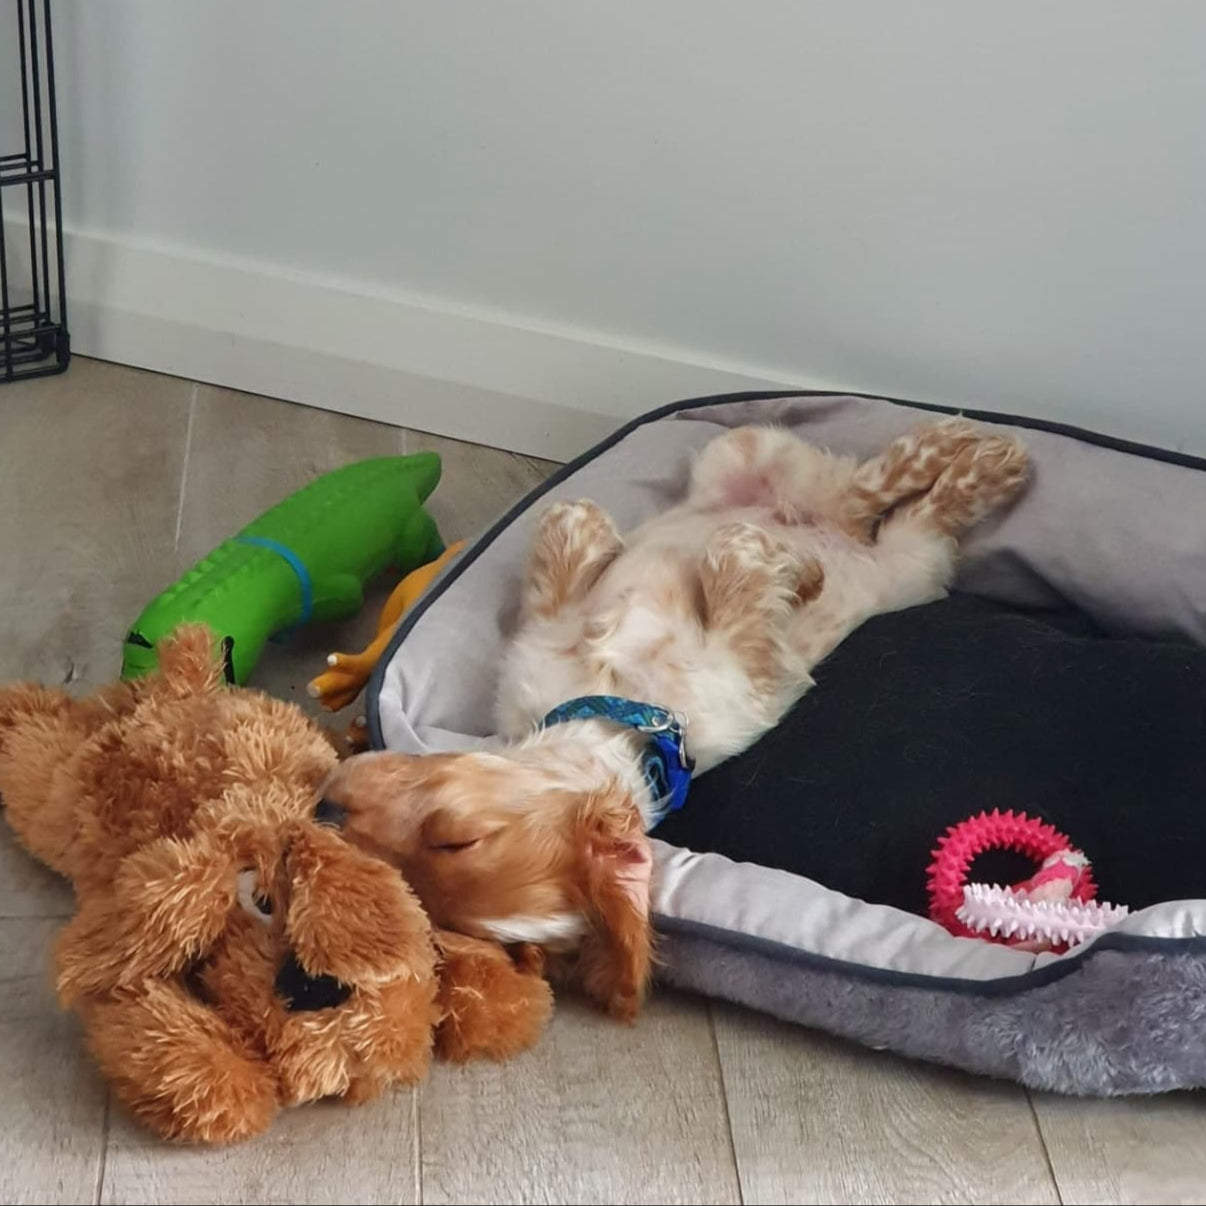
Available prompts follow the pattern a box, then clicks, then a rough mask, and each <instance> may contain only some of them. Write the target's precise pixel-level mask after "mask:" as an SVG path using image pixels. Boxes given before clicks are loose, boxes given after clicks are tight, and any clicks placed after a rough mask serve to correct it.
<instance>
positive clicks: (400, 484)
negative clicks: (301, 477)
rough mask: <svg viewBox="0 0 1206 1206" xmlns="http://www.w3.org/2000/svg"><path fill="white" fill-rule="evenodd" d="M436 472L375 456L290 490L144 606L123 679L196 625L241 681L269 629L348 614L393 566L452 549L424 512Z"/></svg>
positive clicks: (432, 465) (429, 465) (144, 669)
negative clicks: (217, 644) (178, 632)
mask: <svg viewBox="0 0 1206 1206" xmlns="http://www.w3.org/2000/svg"><path fill="white" fill-rule="evenodd" d="M440 471H441V462H440V457H439V455H438V454H437V453H434V452H419V453H414V454H412V455H410V456H388V457H375V458H372V459H370V460H365V461H356V462H354V463H352V464H350V465H345V466H343V467H342V468H340V469H336V470H334V471H333V472H331V473H326V474H324V475H322V476H321V477H318V478H316V479H315V480H314V481H312V482H311V483H310V484H309V485H307V486H305V487H303V488H302V489H301V490H298V491H297V492H296V493H295V494H291V495H290V496H289V497H288V498H286V499H285V500H284V501H283V502H280V503H278V504H277V505H276V506H275V507H273V508H272V509H271V510H269V511H266V512H264V514H263V515H261V516H260V517H259V518H258V519H256V520H254V521H253V522H252V523H250V524H248V525H247V527H245V528H244V529H243V530H242V531H241V532H239V533H238V534H237V535H236V536H233V537H231V538H230V539H229V540H226V541H224V542H223V543H222V544H220V545H219V546H218V547H217V548H216V549H214V550H213V552H211V553H210V554H209V555H208V556H207V557H204V558H202V560H201V561H199V562H197V564H196V565H194V566H193V567H192V569H190V570H189V571H188V572H187V573H185V574H184V575H183V576H182V577H181V578H180V579H178V580H177V581H176V582H175V583H174V584H173V585H171V586H169V587H168V588H167V590H165V591H164V592H163V593H162V594H161V595H159V596H158V597H157V598H155V599H153V600H152V601H151V602H150V603H149V604H148V605H147V607H146V609H145V610H144V611H143V613H142V614H141V615H140V616H139V617H138V619H137V620H135V621H134V623H133V624H132V625H131V627H130V629H129V631H128V632H127V634H126V638H125V642H124V644H123V647H122V667H121V676H122V678H123V679H135V678H141V677H142V676H143V675H145V674H147V673H149V672H150V671H151V670H153V669H154V668H155V666H156V648H157V647H158V645H159V642H160V641H161V640H163V639H164V638H165V637H166V636H167V635H168V634H169V633H171V632H173V631H174V630H175V629H176V628H177V626H178V625H180V624H182V623H186V622H196V623H204V624H207V625H208V626H209V627H210V629H212V631H213V632H214V633H215V635H216V636H217V638H218V639H219V640H220V641H221V642H222V645H223V648H224V650H225V658H226V678H227V681H228V682H231V683H236V684H238V685H239V686H243V685H244V684H245V683H246V682H247V679H248V677H249V676H250V674H251V671H252V669H253V668H254V667H255V664H256V662H257V661H258V660H259V657H260V654H261V652H262V651H263V648H264V645H265V643H266V642H267V641H268V639H269V638H270V637H273V636H276V635H277V634H279V633H282V632H284V631H286V630H287V629H292V628H295V627H298V626H300V625H303V624H306V623H308V622H310V621H311V620H334V619H340V618H343V617H344V616H349V615H352V614H353V613H355V612H356V611H358V610H359V609H360V608H361V606H363V603H364V584H365V583H366V582H368V581H369V580H370V579H372V578H374V577H376V575H377V574H379V573H381V572H382V571H383V570H384V569H385V568H386V567H387V566H389V565H391V564H395V565H397V566H398V567H399V568H400V569H401V570H402V572H403V573H407V572H409V571H410V570H412V569H414V568H416V567H417V566H420V565H423V564H425V563H426V562H429V561H431V560H433V559H434V558H436V557H438V556H439V555H440V554H441V553H442V552H443V551H444V543H443V541H442V540H441V538H440V534H439V531H438V529H437V527H436V524H435V521H434V520H433V519H432V518H431V516H430V515H428V514H427V512H426V511H425V510H424V509H423V503H424V502H425V501H426V500H427V498H428V497H429V496H430V494H431V492H432V491H433V490H434V489H435V488H436V486H437V485H438V483H439V480H440Z"/></svg>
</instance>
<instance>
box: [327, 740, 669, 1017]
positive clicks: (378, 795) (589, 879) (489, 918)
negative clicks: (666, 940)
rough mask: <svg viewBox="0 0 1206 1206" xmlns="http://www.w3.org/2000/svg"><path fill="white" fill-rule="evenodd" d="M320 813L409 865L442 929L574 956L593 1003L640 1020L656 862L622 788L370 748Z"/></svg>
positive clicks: (475, 759) (495, 763)
mask: <svg viewBox="0 0 1206 1206" xmlns="http://www.w3.org/2000/svg"><path fill="white" fill-rule="evenodd" d="M316 817H317V819H318V820H319V821H322V822H325V823H327V824H331V825H334V826H336V827H338V828H339V829H340V830H341V831H342V832H343V834H344V836H345V838H346V839H347V840H348V841H350V842H352V843H353V844H355V845H358V846H360V847H362V848H363V849H365V850H368V851H371V852H372V853H374V854H376V855H377V856H378V857H380V858H383V859H385V860H386V861H387V862H390V863H392V864H393V865H394V866H396V867H397V868H398V869H399V870H400V871H401V872H402V874H403V875H404V876H405V877H406V879H407V881H408V883H409V884H410V885H411V887H412V888H413V889H414V891H415V892H416V893H417V895H418V897H419V899H420V900H421V901H422V903H423V905H424V907H425V908H426V909H427V912H428V913H429V915H430V917H431V920H432V921H433V923H434V924H435V925H436V926H438V927H441V928H445V929H450V930H457V931H459V932H461V933H464V934H470V935H474V936H478V937H483V938H493V939H495V940H497V941H501V942H531V943H536V944H538V945H540V946H543V947H546V948H547V949H549V950H550V951H553V952H558V953H565V954H567V955H568V956H570V957H571V963H572V966H573V967H574V969H575V973H576V978H577V979H578V980H579V981H580V982H581V984H582V986H583V989H584V990H585V991H586V993H587V994H588V995H589V996H590V997H591V998H592V999H594V1000H596V1001H597V1002H599V1003H600V1004H602V1005H604V1006H605V1007H606V1008H607V1009H608V1010H609V1011H610V1012H611V1013H612V1014H614V1015H615V1016H617V1017H619V1018H621V1019H624V1020H631V1019H632V1018H633V1017H635V1015H636V1013H637V1010H638V1009H639V1007H640V1003H641V999H642V998H643V996H644V993H645V990H646V987H647V984H648V979H649V972H650V961H651V932H650V923H649V881H650V871H651V868H652V857H651V853H650V848H649V843H648V840H647V838H646V837H645V832H644V827H643V824H642V821H641V817H640V813H639V811H638V809H637V807H636V804H635V802H634V801H633V800H632V798H631V796H630V794H629V793H628V791H627V790H626V789H625V788H624V787H623V786H622V785H621V784H620V783H618V782H614V781H607V782H604V783H602V784H599V785H591V786H586V785H583V784H581V783H575V782H574V781H573V779H572V777H571V776H569V775H567V773H566V770H565V768H564V767H563V766H562V765H561V764H560V763H559V762H557V761H556V760H555V759H553V758H550V759H549V760H548V762H547V764H546V763H542V762H541V761H540V759H539V758H537V759H535V760H531V759H528V760H524V761H523V762H518V761H513V760H511V759H509V758H507V757H505V756H503V755H495V754H478V753H472V754H433V755H428V756H425V757H411V756H408V755H403V754H393V753H371V754H362V755H360V756H358V757H354V758H350V759H348V760H347V761H346V762H344V763H342V764H341V765H340V766H339V767H338V768H337V769H336V770H335V771H334V772H333V774H332V775H331V777H330V779H329V780H328V781H327V783H326V785H325V787H324V789H323V798H322V800H321V802H320V803H319V805H318V808H317V810H316Z"/></svg>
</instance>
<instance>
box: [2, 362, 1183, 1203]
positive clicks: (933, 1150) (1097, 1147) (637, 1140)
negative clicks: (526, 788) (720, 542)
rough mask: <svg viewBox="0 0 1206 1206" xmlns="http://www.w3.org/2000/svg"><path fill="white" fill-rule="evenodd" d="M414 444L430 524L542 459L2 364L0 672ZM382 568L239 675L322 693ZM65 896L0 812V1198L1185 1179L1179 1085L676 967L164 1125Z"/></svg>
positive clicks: (1099, 1190) (87, 374)
mask: <svg viewBox="0 0 1206 1206" xmlns="http://www.w3.org/2000/svg"><path fill="white" fill-rule="evenodd" d="M418 448H436V449H438V450H439V451H440V452H441V453H442V454H443V457H444V466H445V468H444V479H443V481H442V483H441V485H440V487H439V489H438V490H437V492H436V495H435V496H434V498H433V500H432V503H431V508H432V511H433V513H434V514H435V515H436V517H437V519H438V520H439V522H440V525H441V529H442V531H443V533H444V536H445V538H446V539H448V540H453V539H456V538H458V537H461V536H471V535H473V534H475V533H476V532H477V531H479V530H480V529H481V528H483V527H484V526H485V525H486V524H488V523H489V522H490V521H492V520H493V519H494V518H496V517H497V516H498V515H499V514H500V513H501V511H502V510H503V509H504V508H506V507H507V506H508V505H509V504H510V503H511V502H513V501H514V500H515V499H517V498H519V497H521V496H522V495H523V494H525V493H526V492H527V491H528V490H529V489H531V487H532V486H534V485H535V484H537V483H538V482H539V481H540V480H541V479H542V478H543V477H544V476H545V475H546V474H547V473H548V472H550V471H551V470H552V469H553V468H554V466H552V465H549V464H547V463H542V462H536V461H533V460H531V459H529V458H525V457H519V456H514V455H512V454H510V453H506V452H499V451H496V450H493V449H488V448H481V447H476V446H473V445H468V444H458V443H454V442H452V441H448V440H441V439H439V438H437V437H432V436H427V435H421V434H419V433H415V432H407V431H402V430H399V429H396V428H390V427H385V426H381V425H378V424H373V423H368V422H364V421H361V420H357V419H352V418H347V417H344V416H339V415H334V414H329V413H326V412H322V411H316V410H310V409H306V408H302V407H297V406H291V405H287V404H284V403H279V402H274V401H271V400H268V399H264V398H257V397H251V396H248V395H244V394H236V393H232V392H229V391H226V390H221V389H215V388H212V387H209V386H204V385H197V384H195V383H193V382H190V381H181V380H178V379H175V378H169V377H161V376H157V375H155V374H150V373H143V372H138V371H134V370H130V369H126V368H121V367H118V366H113V365H108V364H102V363H97V362H91V361H87V360H78V359H77V360H76V361H75V362H74V364H73V365H72V368H71V370H70V372H69V373H68V374H66V375H65V376H63V377H58V378H50V379H47V380H43V381H39V382H33V383H28V384H23V385H18V386H11V385H10V386H2V387H0V680H8V679H12V678H17V677H26V676H33V677H38V678H41V679H44V680H47V681H51V682H70V683H72V684H73V685H74V688H75V689H78V690H81V691H83V690H86V689H88V688H89V687H91V686H94V685H96V684H98V683H101V682H103V681H105V680H107V679H108V678H110V677H111V676H112V675H113V674H115V673H116V671H117V667H118V661H119V650H120V642H121V636H122V633H123V631H124V629H125V626H126V625H128V624H129V622H130V621H131V620H132V619H133V618H134V616H135V615H136V614H137V613H138V611H139V610H140V609H141V607H142V605H143V604H144V603H145V602H146V601H147V600H148V599H149V598H150V597H151V596H152V595H153V594H155V593H156V592H157V591H158V590H160V589H161V588H162V587H164V586H166V585H167V584H168V583H169V582H170V581H171V580H172V579H173V578H174V577H175V576H176V575H177V574H178V573H179V572H180V570H182V569H184V568H185V567H186V566H187V565H189V564H191V563H192V561H194V560H195V559H196V558H197V557H198V556H200V555H201V554H203V553H204V552H205V551H206V550H208V549H209V548H210V547H212V546H213V545H214V544H216V543H218V542H219V541H220V540H222V539H224V538H225V537H226V536H228V535H230V534H231V533H232V532H233V531H234V530H236V529H237V528H238V527H239V526H241V525H242V524H243V523H245V522H246V521H247V520H249V519H251V518H252V517H253V516H254V515H256V514H258V513H259V512H260V511H261V510H262V509H264V508H265V507H267V506H269V505H271V504H272V503H274V502H276V501H278V500H279V499H280V498H281V497H283V496H284V495H285V494H286V493H288V492H289V491H290V490H292V489H295V488H296V487H297V486H299V485H301V484H302V483H304V482H305V481H307V480H309V479H310V478H311V477H313V476H314V475H315V474H316V473H319V472H322V471H324V470H326V469H329V468H333V467H334V466H336V465H339V464H342V463H344V462H345V461H347V460H351V459H354V458H358V457H362V456H369V455H374V454H378V453H383V452H398V451H413V450H415V449H418ZM388 585H389V584H388V583H383V584H379V586H378V587H377V588H376V589H375V590H374V591H373V592H371V593H370V596H369V598H368V600H367V601H366V606H365V608H364V610H363V612H362V613H361V614H360V615H358V616H357V617H355V618H354V619H353V620H350V621H348V622H347V623H345V624H342V625H332V626H326V627H325V628H319V627H317V626H316V627H314V628H312V629H309V630H306V631H304V632H303V633H301V634H298V636H297V637H296V638H295V639H294V640H292V641H291V642H290V643H288V644H286V645H282V646H271V647H270V648H269V649H268V651H267V652H266V653H265V656H264V658H263V661H262V662H261V665H260V667H259V668H258V670H257V674H256V684H257V685H259V686H262V687H265V688H266V689H268V690H270V691H272V692H273V693H275V694H277V695H280V696H282V697H283V698H286V699H291V700H294V701H296V702H297V703H298V704H300V705H301V706H302V707H305V708H306V709H307V710H310V711H311V712H312V714H315V715H317V714H318V710H317V708H316V706H315V705H314V704H313V703H312V702H311V701H310V700H309V699H308V697H307V696H306V693H305V684H306V683H307V681H308V680H309V679H310V678H311V677H313V675H314V674H316V673H317V672H319V670H321V667H322V663H323V659H324V657H325V655H326V653H327V651H328V650H330V649H332V648H356V647H358V645H359V643H361V642H363V641H364V640H365V638H366V637H367V635H368V633H369V632H370V631H371V630H372V627H373V623H374V618H375V615H376V612H377V610H378V608H379V606H380V604H381V602H382V601H383V599H384V597H385V593H386V592H387V590H388ZM70 909H71V897H70V893H69V892H67V891H66V890H65V888H64V887H63V885H62V884H60V883H58V882H57V881H56V880H55V879H54V877H53V876H51V875H49V874H47V873H46V872H45V871H43V870H42V869H41V868H40V867H38V866H37V865H36V864H35V863H34V862H33V861H32V860H31V859H29V858H28V857H26V856H25V855H24V853H23V852H21V851H20V850H19V849H17V848H16V845H15V843H14V842H13V840H12V838H11V837H10V836H9V834H8V831H7V830H6V829H4V827H2V826H0V1084H2V1085H3V1087H4V1092H3V1093H2V1094H0V1202H30V1203H33V1202H39V1203H42V1202H100V1201H104V1202H112V1203H124V1202H191V1203H210V1202H214V1203H218V1202H221V1203H259V1202H282V1203H284V1202H290V1203H292V1202H353V1201H356V1202H364V1201H367V1202H396V1203H410V1202H447V1203H468V1202H551V1203H561V1202H565V1203H569V1202H634V1203H635V1202H698V1203H703V1202H746V1203H756V1202H798V1203H803V1202H1060V1201H1062V1202H1206V1154H1204V1153H1206V1145H1204V1144H1203V1143H1202V1142H1201V1135H1202V1133H1203V1123H1204V1122H1206V1115H1204V1114H1203V1104H1202V1101H1201V1099H1199V1098H1193V1097H1187V1096H1178V1097H1171V1098H1167V1099H1161V1100H1157V1101H1150V1102H1145V1101H1129V1102H1118V1103H1111V1102H1076V1101H1064V1100H1054V1099H1050V1098H1046V1097H1043V1096H1042V1095H1030V1094H1027V1093H1026V1092H1025V1091H1024V1090H1022V1089H1020V1088H1018V1087H1017V1086H1014V1085H1004V1084H991V1083H986V1082H983V1081H977V1080H974V1079H972V1078H969V1077H964V1076H960V1075H957V1074H953V1073H949V1072H945V1071H941V1070H939V1069H935V1068H930V1067H925V1066H920V1065H917V1064H911V1063H908V1062H906V1061H904V1060H899V1059H896V1058H894V1057H891V1056H887V1055H883V1054H880V1053H875V1052H870V1051H864V1050H862V1049H860V1048H855V1047H852V1046H850V1045H848V1044H844V1043H841V1042H837V1041H835V1040H831V1039H828V1038H824V1037H821V1036H818V1035H815V1034H811V1033H809V1032H806V1031H804V1030H801V1029H799V1028H794V1027H788V1026H782V1025H779V1024H777V1023H775V1022H772V1021H770V1020H768V1019H765V1018H762V1017H760V1016H757V1015H754V1014H752V1013H748V1012H743V1011H740V1010H736V1009H731V1008H728V1007H722V1006H718V1005H711V1004H709V1003H708V1002H705V1001H700V1000H697V999H693V998H687V997H682V996H678V995H675V994H669V993H664V994H660V995H659V996H658V997H657V998H656V999H655V1002H654V1004H653V1006H652V1008H651V1009H650V1011H649V1013H648V1015H647V1016H646V1017H645V1018H644V1019H643V1021H642V1022H641V1023H640V1024H639V1025H638V1026H637V1027H636V1028H635V1029H632V1030H628V1029H621V1028H617V1027H615V1026H613V1025H612V1024H610V1023H608V1022H607V1021H605V1020H603V1019H601V1018H599V1017H598V1016H596V1015H594V1014H590V1013H587V1012H584V1011H581V1010H579V1009H576V1008H575V1007H573V1006H569V1005H567V1006H564V1007H562V1008H560V1009H559V1011H558V1015H557V1017H556V1019H555V1022H554V1024H553V1026H552V1029H551V1031H550V1033H549V1035H548V1036H547V1037H546V1039H545V1041H544V1042H543V1043H542V1044H541V1046H540V1047H539V1048H538V1049H536V1050H535V1051H532V1052H530V1053H529V1054H527V1055H525V1056H524V1057H522V1058H520V1059H518V1060H516V1061H514V1062H512V1063H509V1064H505V1065H501V1066H480V1065H479V1066H471V1067H468V1068H463V1069H455V1068H438V1069H436V1071H435V1072H434V1073H433V1075H432V1077H431V1078H430V1080H429V1081H428V1083H427V1084H425V1085H424V1086H423V1087H422V1088H421V1089H420V1090H417V1091H415V1092H399V1093H395V1094H393V1095H390V1096H388V1097H386V1098H385V1099H384V1100H383V1101H381V1102H377V1103H374V1104H373V1105H370V1106H366V1107H363V1108H361V1109H356V1110H345V1109H342V1108H338V1107H328V1106H322V1107H312V1108H308V1109H304V1110H298V1111H293V1112H291V1113H289V1114H287V1115H285V1116H283V1117H282V1118H281V1119H280V1121H279V1122H278V1123H277V1125H276V1127H275V1128H274V1130H273V1131H272V1132H271V1133H270V1134H269V1135H268V1136H267V1137H265V1138H264V1139H263V1140H260V1141H258V1142H256V1143H253V1144H249V1145H245V1146H241V1147H236V1148H231V1149H227V1150H223V1151H217V1152H215V1151H190V1150H181V1149H176V1148H168V1147H166V1146H165V1145H163V1144H160V1143H157V1142H156V1141H154V1140H153V1139H151V1138H150V1137H149V1136H148V1135H147V1134H145V1133H144V1132H142V1131H141V1130H139V1129H138V1128H137V1127H135V1126H133V1125H132V1124H131V1123H130V1122H129V1120H128V1119H126V1118H125V1117H124V1116H123V1115H122V1113H121V1112H120V1110H118V1109H116V1108H112V1109H111V1108H110V1105H109V1102H108V1100H107V1095H106V1092H105V1088H104V1086H103V1084H102V1083H101V1082H100V1080H99V1078H98V1077H97V1076H96V1074H95V1073H94V1071H93V1070H92V1068H91V1066H90V1064H89V1062H88V1060H87V1057H86V1056H85V1054H84V1053H83V1051H82V1048H81V1046H80V1042H79V1035H78V1031H77V1029H76V1027H75V1026H74V1024H73V1022H72V1019H70V1018H69V1017H64V1016H63V1015H62V1014H60V1013H59V1012H58V1011H57V1010H56V1007H55V1004H54V1000H53V997H52V995H51V992H50V989H49V984H48V964H49V948H50V944H51V942H52V940H53V936H54V933H55V931H56V929H57V927H58V925H59V924H60V923H61V922H60V919H61V918H62V917H63V916H64V915H65V914H66V913H68V912H69V911H70Z"/></svg>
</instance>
